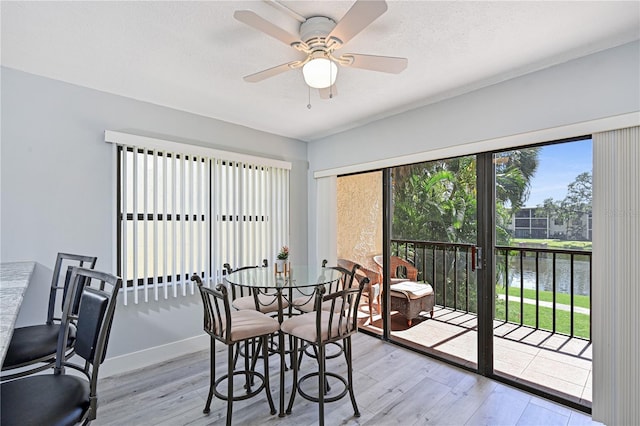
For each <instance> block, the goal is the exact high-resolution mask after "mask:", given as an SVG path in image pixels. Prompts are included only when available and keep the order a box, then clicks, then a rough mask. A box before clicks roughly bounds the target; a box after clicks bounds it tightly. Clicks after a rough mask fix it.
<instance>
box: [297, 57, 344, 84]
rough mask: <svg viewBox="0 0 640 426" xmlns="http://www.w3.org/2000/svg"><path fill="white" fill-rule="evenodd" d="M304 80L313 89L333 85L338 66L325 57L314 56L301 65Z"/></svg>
mask: <svg viewBox="0 0 640 426" xmlns="http://www.w3.org/2000/svg"><path fill="white" fill-rule="evenodd" d="M302 75H303V76H304V81H305V83H307V85H308V86H309V87H313V88H314V89H325V88H327V87H330V86H333V85H334V83H335V82H336V77H337V76H338V66H337V65H336V63H335V62H333V61H332V60H330V59H327V58H315V59H312V60H310V61H309V62H307V63H306V64H304V66H303V67H302Z"/></svg>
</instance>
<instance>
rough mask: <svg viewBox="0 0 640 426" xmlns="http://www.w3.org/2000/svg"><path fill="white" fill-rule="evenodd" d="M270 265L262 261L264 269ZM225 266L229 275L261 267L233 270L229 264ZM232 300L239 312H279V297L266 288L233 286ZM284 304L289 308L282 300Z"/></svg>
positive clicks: (265, 260) (245, 267) (284, 306)
mask: <svg viewBox="0 0 640 426" xmlns="http://www.w3.org/2000/svg"><path fill="white" fill-rule="evenodd" d="M268 265H269V263H268V261H267V259H264V260H263V261H262V267H263V268H264V267H267V266H268ZM223 266H224V268H225V269H226V272H227V274H230V273H231V272H237V271H241V270H243V269H251V268H259V266H243V267H240V268H236V269H232V268H231V266H230V265H229V264H228V263H225V264H224V265H223ZM231 299H232V301H233V302H232V306H233V307H234V308H235V309H237V310H245V309H254V310H256V311H259V312H262V313H263V314H276V313H277V312H278V296H277V295H276V294H274V293H273V292H270V291H269V290H268V289H266V288H264V289H259V288H255V287H253V288H252V287H243V286H240V285H231ZM282 303H283V307H282V308H283V309H285V308H287V307H289V303H288V302H287V301H286V300H282Z"/></svg>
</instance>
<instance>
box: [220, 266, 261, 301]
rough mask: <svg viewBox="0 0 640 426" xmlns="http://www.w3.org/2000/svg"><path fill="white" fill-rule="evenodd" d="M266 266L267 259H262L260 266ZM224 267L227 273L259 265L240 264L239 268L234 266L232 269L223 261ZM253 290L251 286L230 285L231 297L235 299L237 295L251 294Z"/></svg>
mask: <svg viewBox="0 0 640 426" xmlns="http://www.w3.org/2000/svg"><path fill="white" fill-rule="evenodd" d="M267 266H269V262H268V261H267V259H263V260H262V267H263V268H266V267H267ZM223 267H224V269H225V270H226V271H227V275H228V274H230V273H232V272H236V271H242V270H243V269H251V268H259V267H260V266H259V265H256V266H242V267H240V268H236V269H232V268H231V265H230V264H228V263H225V264H224V265H223ZM253 293H254V292H253V290H252V288H251V287H243V286H237V285H232V286H231V299H232V300H236V299H237V298H239V297H245V296H252V295H253Z"/></svg>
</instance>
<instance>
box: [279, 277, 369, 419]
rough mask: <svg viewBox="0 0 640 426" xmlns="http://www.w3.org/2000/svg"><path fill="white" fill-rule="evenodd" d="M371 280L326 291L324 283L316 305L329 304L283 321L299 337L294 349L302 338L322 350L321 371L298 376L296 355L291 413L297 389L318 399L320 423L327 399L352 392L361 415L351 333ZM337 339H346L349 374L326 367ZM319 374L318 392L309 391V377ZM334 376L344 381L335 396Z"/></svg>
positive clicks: (315, 400)
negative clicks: (330, 390) (329, 390)
mask: <svg viewBox="0 0 640 426" xmlns="http://www.w3.org/2000/svg"><path fill="white" fill-rule="evenodd" d="M368 282H369V279H368V278H366V277H364V278H363V279H362V280H361V281H360V285H359V286H358V287H347V288H344V289H342V290H339V291H336V292H334V293H330V294H327V293H325V291H326V288H325V286H324V285H319V286H318V287H317V290H316V306H324V305H325V304H326V303H327V302H329V305H330V306H329V308H328V309H324V308H323V309H317V310H316V311H315V312H308V313H305V314H302V315H298V316H294V317H291V318H289V319H287V320H285V321H284V322H283V323H282V325H281V330H282V331H283V332H284V333H287V334H289V335H291V336H293V337H294V338H295V339H294V346H293V350H294V352H296V351H298V348H299V340H300V341H303V342H305V343H307V344H309V345H313V346H315V348H316V352H317V354H318V371H317V372H312V373H309V374H306V375H304V376H303V377H301V378H300V379H298V369H299V365H298V363H297V357H294V365H293V389H292V391H291V397H290V399H289V405H288V406H287V414H290V413H291V408H292V407H293V402H294V399H295V396H296V393H299V394H300V396H302V397H303V398H305V399H307V400H309V401H313V402H317V403H318V409H319V419H318V423H319V424H320V425H324V404H325V402H334V401H337V400H339V399H341V398H342V397H344V396H345V395H346V394H347V393H348V394H349V396H350V398H351V404H352V405H353V411H354V416H355V417H360V411H359V410H358V406H357V404H356V399H355V394H354V391H353V362H352V355H351V352H352V349H351V336H352V335H353V334H354V333H356V332H357V331H358V315H357V314H358V305H359V303H360V296H361V295H362V290H363V288H364V287H365V286H366V285H367V284H368ZM334 342H342V345H343V348H344V351H343V352H344V356H345V360H346V363H347V377H346V378H344V377H343V376H341V375H339V374H337V373H335V372H330V371H327V369H326V359H325V348H326V346H327V345H328V344H330V343H334ZM316 376H317V378H318V394H317V396H316V395H310V394H308V393H307V392H305V391H304V390H303V388H302V385H303V383H304V382H305V381H306V380H307V379H310V378H313V377H316ZM330 377H331V378H334V379H337V380H338V381H339V382H341V383H342V384H343V385H344V389H343V390H342V392H340V393H339V394H337V395H334V396H327V395H326V383H327V380H328V379H329V378H330Z"/></svg>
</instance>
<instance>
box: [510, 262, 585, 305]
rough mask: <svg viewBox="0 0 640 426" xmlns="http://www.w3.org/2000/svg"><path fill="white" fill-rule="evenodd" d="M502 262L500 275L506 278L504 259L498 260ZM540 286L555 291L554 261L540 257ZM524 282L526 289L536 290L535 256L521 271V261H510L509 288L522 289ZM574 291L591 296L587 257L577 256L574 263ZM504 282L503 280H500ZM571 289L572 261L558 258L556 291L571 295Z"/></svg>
mask: <svg viewBox="0 0 640 426" xmlns="http://www.w3.org/2000/svg"><path fill="white" fill-rule="evenodd" d="M498 262H502V265H501V266H500V267H499V269H498V270H499V271H500V272H499V274H500V275H501V276H504V257H501V258H499V259H498ZM538 273H539V278H538V285H539V289H540V290H545V291H552V290H553V259H552V258H551V257H549V258H543V257H540V258H539V259H538ZM521 277H522V280H523V284H524V288H526V289H535V288H536V259H535V256H529V257H525V258H524V259H523V262H522V271H520V261H519V259H518V258H517V257H516V258H510V260H509V286H510V287H517V288H519V287H520V280H521ZM573 280H574V281H573V291H574V294H579V295H584V296H589V295H590V292H589V260H588V258H587V256H575V258H574V261H573ZM500 282H502V279H501V280H500ZM570 289H571V260H570V259H568V258H560V257H558V258H556V291H557V292H560V293H567V294H568V293H570Z"/></svg>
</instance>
